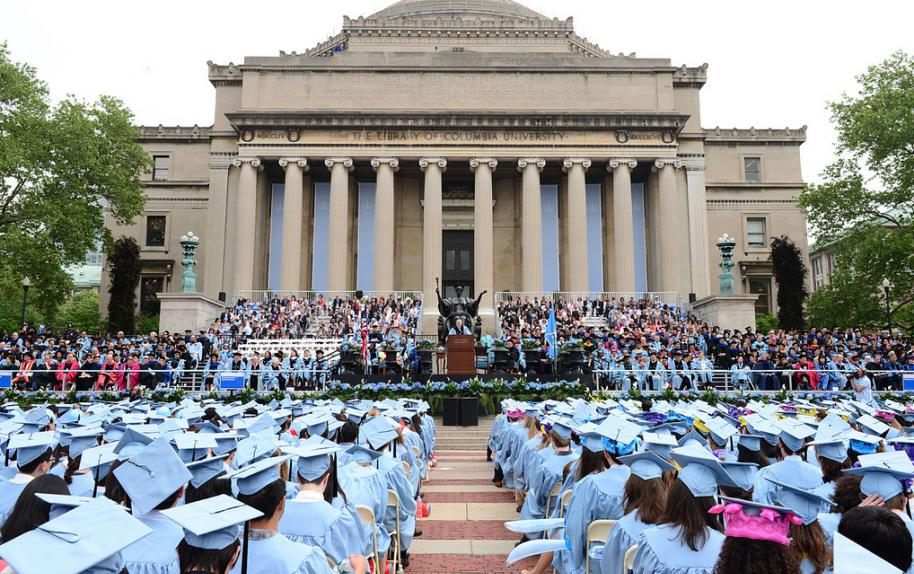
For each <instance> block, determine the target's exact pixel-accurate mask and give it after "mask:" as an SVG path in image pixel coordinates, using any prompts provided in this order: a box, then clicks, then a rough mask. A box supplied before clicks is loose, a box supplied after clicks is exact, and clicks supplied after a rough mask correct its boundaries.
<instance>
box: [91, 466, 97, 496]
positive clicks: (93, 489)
mask: <svg viewBox="0 0 914 574" xmlns="http://www.w3.org/2000/svg"><path fill="white" fill-rule="evenodd" d="M97 495H98V466H96V467H95V486H93V487H92V498H95V497H96V496H97Z"/></svg>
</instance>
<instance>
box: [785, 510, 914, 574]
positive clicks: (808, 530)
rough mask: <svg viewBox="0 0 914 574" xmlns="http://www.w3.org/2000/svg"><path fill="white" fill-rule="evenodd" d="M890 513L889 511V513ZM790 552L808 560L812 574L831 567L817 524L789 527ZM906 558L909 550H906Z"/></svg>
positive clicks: (819, 527) (818, 573)
mask: <svg viewBox="0 0 914 574" xmlns="http://www.w3.org/2000/svg"><path fill="white" fill-rule="evenodd" d="M890 512H891V511H890ZM790 538H791V540H792V541H791V543H790V551H791V552H793V554H794V556H796V557H797V560H803V559H804V558H808V559H809V560H810V562H812V565H813V574H822V573H823V572H825V571H826V570H827V569H829V568H831V567H832V553H831V548H829V547H828V543H827V542H825V533H824V532H822V527H821V526H819V523H818V522H813V523H811V524H791V525H790ZM908 556H911V549H910V547H909V548H908Z"/></svg>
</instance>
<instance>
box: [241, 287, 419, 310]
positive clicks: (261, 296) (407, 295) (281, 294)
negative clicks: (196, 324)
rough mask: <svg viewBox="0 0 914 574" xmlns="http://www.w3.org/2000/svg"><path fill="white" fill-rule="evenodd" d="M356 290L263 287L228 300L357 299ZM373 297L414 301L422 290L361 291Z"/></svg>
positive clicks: (364, 297)
mask: <svg viewBox="0 0 914 574" xmlns="http://www.w3.org/2000/svg"><path fill="white" fill-rule="evenodd" d="M357 293H358V291H319V290H306V291H302V290H278V289H264V290H246V291H239V292H238V294H237V295H236V296H235V297H234V298H233V299H232V300H231V301H229V302H228V305H229V306H233V305H234V302H235V301H237V300H238V299H240V298H243V299H249V300H251V301H261V302H262V301H269V300H271V299H284V298H289V299H291V298H293V297H294V298H295V299H297V300H299V301H302V300H308V301H313V300H315V299H317V298H318V297H320V296H321V295H323V297H324V299H325V300H326V299H334V298H336V297H342V298H344V299H358V297H356V294H357ZM374 298H384V299H398V298H402V299H412V300H414V301H421V300H422V291H362V297H361V299H374Z"/></svg>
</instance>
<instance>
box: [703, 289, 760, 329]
mask: <svg viewBox="0 0 914 574" xmlns="http://www.w3.org/2000/svg"><path fill="white" fill-rule="evenodd" d="M757 298H758V295H711V296H710V297H705V298H704V299H699V300H698V301H696V302H695V303H693V304H692V312H693V313H694V314H695V315H697V316H698V317H699V318H700V319H701V320H702V321H706V322H707V323H708V324H709V325H710V326H712V327H720V328H721V329H729V330H731V331H733V330H735V329H739V330H740V331H745V330H746V327H752V330H753V331H754V330H755V300H756V299H757Z"/></svg>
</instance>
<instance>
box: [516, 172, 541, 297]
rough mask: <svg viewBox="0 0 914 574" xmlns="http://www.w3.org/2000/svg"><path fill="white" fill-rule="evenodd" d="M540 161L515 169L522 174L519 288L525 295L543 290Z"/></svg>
mask: <svg viewBox="0 0 914 574" xmlns="http://www.w3.org/2000/svg"><path fill="white" fill-rule="evenodd" d="M544 167H546V160H544V159H542V158H536V157H534V158H529V157H528V158H521V159H519V160H517V169H518V171H520V172H521V173H522V174H523V192H522V199H521V255H522V258H521V278H522V282H521V286H522V288H523V290H524V291H528V292H539V291H542V290H543V238H542V228H543V201H542V198H541V197H540V172H541V171H543V168H544Z"/></svg>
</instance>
